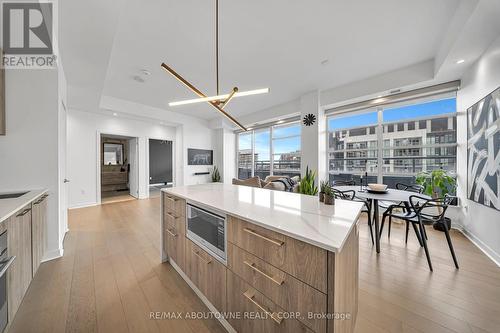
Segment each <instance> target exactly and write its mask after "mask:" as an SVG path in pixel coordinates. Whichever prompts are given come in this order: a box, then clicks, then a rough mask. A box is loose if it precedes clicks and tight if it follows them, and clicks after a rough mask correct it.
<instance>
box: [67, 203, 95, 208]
mask: <svg viewBox="0 0 500 333" xmlns="http://www.w3.org/2000/svg"><path fill="white" fill-rule="evenodd" d="M97 205H99V204H98V203H97V202H91V203H84V204H80V205H74V206H71V207H69V208H68V209H78V208H85V207H93V206H97Z"/></svg>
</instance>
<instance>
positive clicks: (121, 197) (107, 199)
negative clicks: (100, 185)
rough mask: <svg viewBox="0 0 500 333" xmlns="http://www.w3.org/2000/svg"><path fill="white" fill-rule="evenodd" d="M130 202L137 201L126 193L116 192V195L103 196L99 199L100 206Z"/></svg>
mask: <svg viewBox="0 0 500 333" xmlns="http://www.w3.org/2000/svg"><path fill="white" fill-rule="evenodd" d="M131 200H137V199H136V198H134V197H133V196H131V195H130V194H128V193H123V192H122V193H120V192H117V193H114V194H113V195H110V196H103V197H102V198H101V204H102V205H106V204H110V203H116V202H123V201H131Z"/></svg>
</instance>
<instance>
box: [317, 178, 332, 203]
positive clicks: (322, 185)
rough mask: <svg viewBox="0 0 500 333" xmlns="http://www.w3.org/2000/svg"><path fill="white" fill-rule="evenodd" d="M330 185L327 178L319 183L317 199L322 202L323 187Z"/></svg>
mask: <svg viewBox="0 0 500 333" xmlns="http://www.w3.org/2000/svg"><path fill="white" fill-rule="evenodd" d="M328 186H330V185H329V184H328V180H322V181H321V182H320V184H319V201H320V202H324V201H325V189H326V188H327V187H328Z"/></svg>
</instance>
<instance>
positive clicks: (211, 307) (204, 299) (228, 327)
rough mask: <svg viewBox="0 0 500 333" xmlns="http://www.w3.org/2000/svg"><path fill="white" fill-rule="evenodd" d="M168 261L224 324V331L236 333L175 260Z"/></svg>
mask: <svg viewBox="0 0 500 333" xmlns="http://www.w3.org/2000/svg"><path fill="white" fill-rule="evenodd" d="M169 262H170V264H171V265H172V267H173V268H174V269H175V270H176V271H177V273H179V275H180V276H181V277H182V278H183V279H184V281H186V283H187V284H188V285H189V287H191V289H193V291H194V293H195V294H196V295H198V297H199V298H200V299H201V301H202V302H203V303H204V304H205V305H206V306H207V307H208V309H209V310H210V312H212V313H213V314H214V317H215V318H216V319H217V320H218V321H219V322H220V323H221V324H222V326H224V328H225V329H226V331H228V332H229V333H237V332H236V330H235V329H234V328H233V327H232V326H231V324H229V322H228V321H227V320H226V319H225V318H224V315H223V314H222V313H220V312H219V311H217V309H216V308H215V306H213V305H212V303H210V301H209V300H208V299H207V298H206V297H205V295H203V293H202V292H201V291H200V290H199V289H198V288H197V287H196V286H195V284H194V283H193V282H191V280H190V279H189V278H188V277H187V275H186V274H184V272H183V271H182V269H181V268H180V267H179V266H177V264H176V263H175V261H173V260H172V259H170V260H169Z"/></svg>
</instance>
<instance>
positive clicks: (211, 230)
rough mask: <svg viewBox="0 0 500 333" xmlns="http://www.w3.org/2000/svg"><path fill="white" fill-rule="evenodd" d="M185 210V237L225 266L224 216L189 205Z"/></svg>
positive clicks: (225, 238)
mask: <svg viewBox="0 0 500 333" xmlns="http://www.w3.org/2000/svg"><path fill="white" fill-rule="evenodd" d="M186 210H187V214H186V216H187V227H186V228H187V237H188V238H189V239H191V240H192V241H193V242H195V243H196V244H197V245H198V246H200V247H201V248H203V249H204V250H206V251H207V252H209V253H210V254H211V255H212V256H214V257H215V258H216V259H218V260H219V261H221V262H222V263H224V264H227V244H226V243H227V237H226V217H225V215H224V214H221V213H219V212H213V211H210V210H208V209H206V208H201V207H198V206H194V205H192V204H189V203H188V204H187V205H186Z"/></svg>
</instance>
